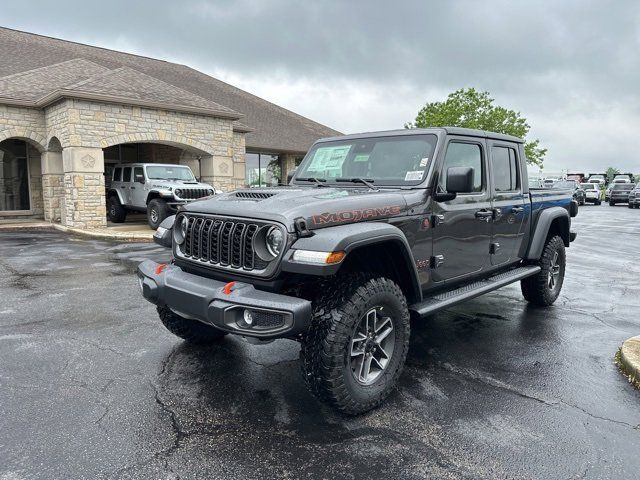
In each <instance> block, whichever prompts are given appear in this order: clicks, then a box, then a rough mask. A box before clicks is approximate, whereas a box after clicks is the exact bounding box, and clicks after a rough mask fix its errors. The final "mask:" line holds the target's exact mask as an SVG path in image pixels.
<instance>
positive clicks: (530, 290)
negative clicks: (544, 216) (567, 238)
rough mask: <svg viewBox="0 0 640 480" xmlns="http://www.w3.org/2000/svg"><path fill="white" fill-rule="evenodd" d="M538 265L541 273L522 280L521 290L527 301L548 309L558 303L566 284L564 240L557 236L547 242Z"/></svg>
mask: <svg viewBox="0 0 640 480" xmlns="http://www.w3.org/2000/svg"><path fill="white" fill-rule="evenodd" d="M537 264H538V265H539V266H540V272H538V273H537V274H535V275H533V276H531V277H527V278H525V279H523V280H521V281H520V288H521V289H522V295H523V296H524V298H525V300H527V301H528V302H530V303H533V304H535V305H540V306H543V307H546V306H549V305H551V304H553V302H555V301H556V299H557V298H558V296H559V295H560V290H561V289H562V284H563V283H564V271H565V267H566V252H565V248H564V241H563V240H562V238H560V237H559V236H557V235H555V236H553V237H550V238H549V239H548V240H547V243H546V244H545V246H544V249H543V250H542V256H541V257H540V260H539V261H538V262H537Z"/></svg>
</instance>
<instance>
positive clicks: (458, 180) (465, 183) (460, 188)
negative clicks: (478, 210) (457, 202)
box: [435, 167, 473, 202]
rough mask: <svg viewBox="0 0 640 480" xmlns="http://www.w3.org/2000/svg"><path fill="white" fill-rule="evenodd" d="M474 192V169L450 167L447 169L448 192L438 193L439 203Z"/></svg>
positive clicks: (436, 197) (436, 196)
mask: <svg viewBox="0 0 640 480" xmlns="http://www.w3.org/2000/svg"><path fill="white" fill-rule="evenodd" d="M471 192H473V168H472V167H449V168H448V169H447V191H446V192H440V193H436V195H435V199H436V201H438V202H448V201H449V200H453V199H454V198H456V196H457V195H458V194H459V193H471Z"/></svg>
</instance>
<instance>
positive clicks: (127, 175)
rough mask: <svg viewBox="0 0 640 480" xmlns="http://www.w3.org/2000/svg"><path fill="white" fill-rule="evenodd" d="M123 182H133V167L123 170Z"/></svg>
mask: <svg viewBox="0 0 640 480" xmlns="http://www.w3.org/2000/svg"><path fill="white" fill-rule="evenodd" d="M122 181H123V182H130V181H131V167H126V168H124V169H123V170H122Z"/></svg>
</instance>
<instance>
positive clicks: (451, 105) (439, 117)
mask: <svg viewBox="0 0 640 480" xmlns="http://www.w3.org/2000/svg"><path fill="white" fill-rule="evenodd" d="M427 127H466V128H477V129H479V130H487V131H491V132H498V133H504V134H507V135H513V136H515V137H519V138H523V139H526V136H527V134H528V133H529V129H530V128H531V127H530V126H529V124H528V123H527V119H526V118H524V117H522V116H521V115H520V112H516V111H514V110H509V109H507V108H504V107H500V106H498V105H494V99H493V98H491V97H490V96H489V92H480V91H478V90H476V89H475V88H468V89H464V88H462V89H460V90H456V91H455V92H453V93H450V94H449V96H448V97H447V99H446V100H445V101H443V102H431V103H427V104H426V105H425V106H424V107H422V109H421V110H420V111H419V112H418V116H417V117H416V119H415V120H414V121H413V122H412V123H407V124H406V125H405V128H427ZM524 150H525V154H526V156H527V161H528V162H529V163H530V164H533V165H538V166H540V167H541V166H542V162H543V160H544V156H545V154H546V153H547V149H546V148H540V141H539V140H538V139H535V140H526V141H525V145H524Z"/></svg>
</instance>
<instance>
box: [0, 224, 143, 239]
mask: <svg viewBox="0 0 640 480" xmlns="http://www.w3.org/2000/svg"><path fill="white" fill-rule="evenodd" d="M20 230H41V231H47V230H48V231H52V230H58V231H59V232H64V233H67V234H69V235H76V236H79V237H85V238H92V239H95V240H108V241H112V242H146V243H151V242H153V232H152V231H151V230H149V232H148V233H147V232H144V233H140V232H138V233H134V232H110V231H106V230H82V229H80V228H71V227H65V226H63V225H59V224H57V223H48V222H38V223H28V222H25V223H7V224H4V225H3V224H0V232H16V231H20Z"/></svg>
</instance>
